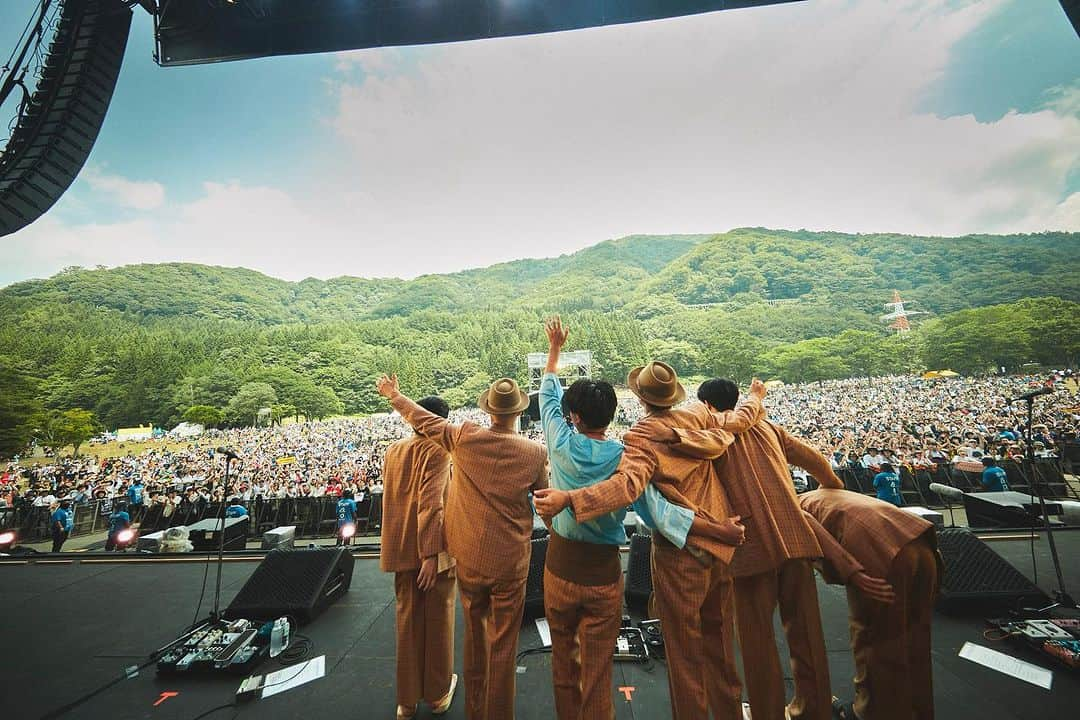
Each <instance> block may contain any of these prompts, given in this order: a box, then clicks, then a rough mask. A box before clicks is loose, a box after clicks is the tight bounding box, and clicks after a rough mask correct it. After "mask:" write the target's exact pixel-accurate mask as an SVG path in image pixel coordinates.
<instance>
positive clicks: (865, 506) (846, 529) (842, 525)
mask: <svg viewBox="0 0 1080 720" xmlns="http://www.w3.org/2000/svg"><path fill="white" fill-rule="evenodd" d="M799 505H800V506H801V507H802V508H803V509H804V510H805V511H806V512H808V513H809V514H810V515H812V516H813V517H814V519H816V520H817V522H819V523H820V524H821V526H822V527H823V528H824V529H825V530H826V531H827V532H828V533H829V535H831V536H832V537H834V538H835V539H836V541H837V542H838V543H839V544H840V545H842V546H843V547H842V550H845V551H846V552H847V553H850V554H851V556H853V557H854V560H855V562H856V563H857V564H859V565H861V566H862V567H863V568H865V569H866V572H867V573H869V574H870V575H874V576H876V577H879V578H884V577H885V576H887V575H888V574H889V568H890V567H891V566H892V563H893V560H895V559H896V556H897V555H898V554H899V553H900V551H901V550H902V549H903V548H904V546H905V545H907V544H908V543H910V542H911V541H912V540H914V539H916V538H919V537H922V536H924V535H925V536H927V538H928V539H929V540H930V542H931V543H932V544H933V546H934V547H936V536H935V534H934V526H933V524H931V523H929V522H927V521H926V520H923V519H922V518H921V517H919V516H917V515H913V514H912V513H909V512H907V511H905V510H901V509H900V508H898V507H896V506H895V505H892V504H890V503H887V502H883V501H881V500H878V499H877V498H872V497H868V496H866V495H863V494H862V493H857V492H850V491H848V490H833V489H828V488H823V489H821V490H814V491H813V492H808V493H804V494H802V495H800V496H799ZM822 547H823V549H826V550H827V552H826V553H825V559H826V560H827V561H828V564H829V565H832V566H833V567H832V568H831V570H832V571H833V572H830V573H826V579H828V580H830V581H831V582H832V581H845V580H847V578H848V577H850V575H851V573H852V572H854V571H853V570H852V569H851V566H850V564H849V563H846V562H845V560H844V558H843V557H842V556H837V555H836V554H835V553H834V552H829V551H828V548H824V545H823V546H822ZM938 562H939V564H940V555H939V556H938ZM942 569H943V568H941V567H940V566H939V568H938V570H939V571H940V570H942ZM845 573H847V574H846V575H845Z"/></svg>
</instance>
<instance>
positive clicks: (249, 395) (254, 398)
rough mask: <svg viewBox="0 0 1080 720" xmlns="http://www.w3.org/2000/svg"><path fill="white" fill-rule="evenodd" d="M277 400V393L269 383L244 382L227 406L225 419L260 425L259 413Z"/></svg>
mask: <svg viewBox="0 0 1080 720" xmlns="http://www.w3.org/2000/svg"><path fill="white" fill-rule="evenodd" d="M275 402H277V393H276V392H274V388H273V387H271V386H270V385H269V384H268V383H264V382H248V383H244V384H243V385H241V386H240V389H239V390H237V391H236V394H235V395H233V397H232V399H231V400H229V404H228V405H226V406H225V419H226V420H228V421H229V423H231V424H233V425H258V424H259V414H260V413H261V412H262V411H263V409H269V408H270V406H272V405H273V404H274V403H275Z"/></svg>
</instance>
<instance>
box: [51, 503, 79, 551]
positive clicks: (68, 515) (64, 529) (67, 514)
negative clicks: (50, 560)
mask: <svg viewBox="0 0 1080 720" xmlns="http://www.w3.org/2000/svg"><path fill="white" fill-rule="evenodd" d="M49 524H50V526H51V528H52V541H53V544H52V551H53V552H54V553H58V552H60V549H61V548H62V547H63V546H64V541H66V540H67V539H68V535H69V534H70V533H71V528H72V527H74V524H75V521H74V513H73V512H71V504H70V503H69V502H68V501H67V500H64V501H63V502H62V503H60V506H59V507H57V508H56V510H55V511H53V514H52V515H50V516H49Z"/></svg>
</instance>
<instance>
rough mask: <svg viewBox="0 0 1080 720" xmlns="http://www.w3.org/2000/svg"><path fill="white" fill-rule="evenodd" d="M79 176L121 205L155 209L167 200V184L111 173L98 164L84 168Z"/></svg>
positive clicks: (91, 186)
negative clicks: (130, 178) (131, 178)
mask: <svg viewBox="0 0 1080 720" xmlns="http://www.w3.org/2000/svg"><path fill="white" fill-rule="evenodd" d="M79 178H80V179H82V180H85V181H86V183H87V184H88V185H89V186H90V188H91V189H92V190H94V191H95V192H98V193H101V194H103V195H105V196H107V197H108V198H110V199H111V200H112V201H113V202H115V203H116V204H117V205H120V206H121V207H125V208H131V209H134V210H154V209H156V208H159V207H161V205H162V204H163V203H164V202H165V186H164V185H162V184H161V183H159V182H154V181H137V180H129V179H127V178H125V177H121V176H119V175H110V174H108V173H106V172H104V171H103V170H102V169H101V168H100V167H98V166H96V165H87V166H86V167H85V168H83V171H82V172H81V173H80V174H79Z"/></svg>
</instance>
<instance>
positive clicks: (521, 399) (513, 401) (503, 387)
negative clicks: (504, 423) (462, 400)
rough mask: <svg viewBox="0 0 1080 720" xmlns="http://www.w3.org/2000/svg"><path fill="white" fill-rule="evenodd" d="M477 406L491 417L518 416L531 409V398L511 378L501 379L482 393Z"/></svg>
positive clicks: (477, 400)
mask: <svg viewBox="0 0 1080 720" xmlns="http://www.w3.org/2000/svg"><path fill="white" fill-rule="evenodd" d="M476 404H477V405H478V406H480V409H481V410H483V411H484V412H486V413H488V414H490V415H516V414H518V413H520V412H521V411H523V410H524V409H525V408H527V407H529V396H528V395H526V394H525V393H523V392H521V388H519V387H518V384H517V383H516V382H515V381H514V380H512V379H511V378H499V379H498V380H496V381H495V382H493V383H491V387H489V388H488V389H487V390H485V391H484V392H482V393H480V397H478V398H477V399H476Z"/></svg>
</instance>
